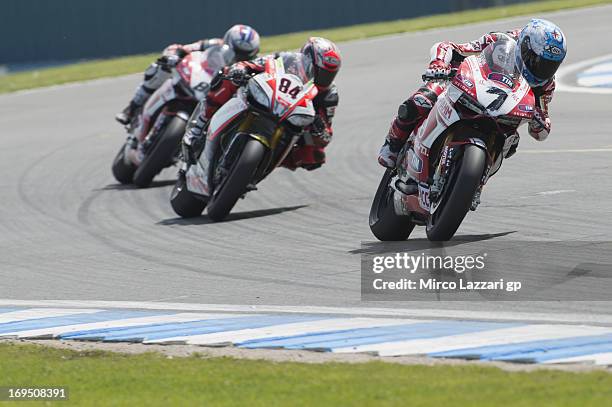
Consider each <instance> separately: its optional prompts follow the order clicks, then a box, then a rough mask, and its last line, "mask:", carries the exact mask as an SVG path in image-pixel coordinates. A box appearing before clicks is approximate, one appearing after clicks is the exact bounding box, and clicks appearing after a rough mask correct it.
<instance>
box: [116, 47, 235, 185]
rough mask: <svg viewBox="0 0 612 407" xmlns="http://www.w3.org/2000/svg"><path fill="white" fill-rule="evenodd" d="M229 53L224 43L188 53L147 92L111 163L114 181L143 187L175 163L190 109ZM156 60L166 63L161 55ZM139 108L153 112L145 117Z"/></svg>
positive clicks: (225, 63)
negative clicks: (167, 77) (166, 75)
mask: <svg viewBox="0 0 612 407" xmlns="http://www.w3.org/2000/svg"><path fill="white" fill-rule="evenodd" d="M233 56H234V54H233V51H232V50H231V49H230V48H229V47H228V46H227V45H223V46H215V47H211V48H209V49H207V50H206V51H204V52H192V53H190V54H188V55H187V56H185V57H184V58H183V59H182V60H181V61H180V62H179V63H178V64H177V65H176V67H174V68H172V77H171V78H169V79H168V80H166V82H164V83H163V84H162V85H161V87H160V88H159V89H157V90H156V91H155V92H154V93H153V95H151V97H150V98H149V100H148V101H147V103H145V105H144V107H143V108H141V109H140V110H139V111H138V112H137V113H136V115H135V118H134V120H132V122H131V123H130V124H129V125H128V126H126V129H127V132H128V136H127V139H126V141H125V143H124V144H123V146H122V147H121V149H120V150H119V152H118V153H117V155H116V156H115V159H114V160H113V165H112V171H113V175H114V176H115V179H117V181H119V182H121V183H122V184H131V183H133V184H135V185H137V186H139V187H147V186H149V185H150V184H151V182H152V181H153V178H154V177H155V176H156V175H157V174H159V173H160V172H161V170H163V169H164V168H165V167H168V166H171V165H173V164H174V163H176V162H177V160H178V152H179V149H180V140H181V138H182V136H183V133H184V132H185V126H186V124H187V121H188V120H189V116H190V114H191V112H193V110H194V109H195V107H196V105H197V103H198V101H199V100H202V99H204V98H205V97H206V93H207V92H208V89H209V86H210V81H211V80H212V78H213V76H214V75H215V74H216V73H217V72H218V71H219V70H220V69H222V68H223V67H224V66H226V65H227V64H229V63H230V62H231V61H232V60H233ZM158 63H159V64H161V65H163V64H164V63H166V62H165V59H164V58H163V57H162V58H161V59H160V60H159V61H158ZM166 69H170V67H166ZM143 110H146V111H153V112H155V113H154V114H152V115H150V117H151V119H150V120H145V119H144V116H143V114H142V111H143ZM147 129H148V130H147ZM143 131H147V134H146V136H145V137H144V139H143V140H142V141H139V137H138V134H140V133H141V132H143Z"/></svg>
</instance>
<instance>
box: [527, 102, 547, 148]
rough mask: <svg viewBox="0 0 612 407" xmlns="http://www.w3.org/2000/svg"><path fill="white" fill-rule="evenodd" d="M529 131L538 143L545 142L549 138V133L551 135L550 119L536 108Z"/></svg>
mask: <svg viewBox="0 0 612 407" xmlns="http://www.w3.org/2000/svg"><path fill="white" fill-rule="evenodd" d="M528 130H529V134H530V135H531V137H533V138H534V139H536V140H538V141H544V140H546V138H547V137H548V133H550V118H549V117H548V115H547V114H546V113H545V112H544V111H543V110H542V109H541V108H539V107H536V108H535V111H534V112H533V119H531V121H530V122H529V127H528Z"/></svg>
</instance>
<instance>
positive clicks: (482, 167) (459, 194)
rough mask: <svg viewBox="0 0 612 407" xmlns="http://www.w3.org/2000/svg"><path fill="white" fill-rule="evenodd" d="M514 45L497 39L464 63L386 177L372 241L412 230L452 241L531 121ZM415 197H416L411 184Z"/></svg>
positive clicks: (529, 96) (531, 104)
mask: <svg viewBox="0 0 612 407" xmlns="http://www.w3.org/2000/svg"><path fill="white" fill-rule="evenodd" d="M515 48H516V42H515V41H513V40H512V39H511V38H502V39H500V40H499V41H497V42H495V43H493V44H490V45H489V46H488V47H487V48H485V50H484V51H483V52H482V53H481V54H480V55H478V56H470V57H468V58H466V59H465V60H464V61H463V62H462V63H461V65H460V66H459V68H458V69H457V70H456V71H455V72H454V73H455V75H454V76H452V77H451V78H449V82H448V83H447V87H446V89H445V91H444V92H443V93H442V94H441V95H440V96H439V97H438V101H437V103H436V104H435V105H434V107H433V109H432V110H431V112H430V114H429V116H428V117H427V118H426V119H425V120H424V121H423V123H421V124H420V125H419V126H418V127H417V128H415V130H414V132H413V133H412V134H411V136H410V138H409V140H411V141H412V142H411V143H410V142H409V143H407V144H406V145H405V146H404V148H403V149H402V150H401V152H400V154H399V157H398V160H397V163H398V164H397V166H396V168H394V169H388V170H387V171H386V172H385V174H384V176H383V178H382V180H381V181H380V184H379V186H378V190H377V191H376V195H375V197H374V201H373V203H372V207H371V209H370V219H369V223H370V229H371V230H372V233H373V234H374V236H376V237H377V238H378V239H379V240H383V241H387V240H405V239H406V238H408V236H410V233H411V232H412V230H413V228H414V226H415V225H421V226H426V232H427V237H428V239H429V240H431V241H445V240H449V239H451V238H452V237H453V235H454V234H455V232H456V231H457V229H458V228H459V226H460V225H461V222H462V221H463V219H464V218H465V216H466V214H467V212H468V211H469V210H470V209H472V210H475V209H476V207H477V206H478V204H479V202H480V192H481V190H482V187H483V186H484V185H485V183H486V182H487V180H488V179H489V177H490V176H491V175H493V174H494V173H495V172H497V170H498V169H499V168H500V166H501V163H502V160H503V157H504V155H505V154H506V153H507V152H508V150H509V149H510V147H511V146H512V145H514V144H516V143H517V142H518V133H517V132H516V130H517V128H518V127H519V126H520V125H521V124H523V123H525V122H527V121H529V120H530V119H531V118H532V117H533V114H534V108H535V97H534V94H533V92H532V90H531V87H530V86H529V84H528V83H527V81H526V80H525V79H524V78H523V77H522V75H521V74H520V72H519V71H518V69H517V68H516V67H515V58H514V52H515ZM415 182H416V185H417V186H418V191H415V189H416V188H415V184H414V183H415Z"/></svg>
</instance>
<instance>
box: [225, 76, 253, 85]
mask: <svg viewBox="0 0 612 407" xmlns="http://www.w3.org/2000/svg"><path fill="white" fill-rule="evenodd" d="M217 77H218V78H219V79H225V80H228V81H232V82H233V83H234V84H235V85H237V86H244V85H246V84H247V82H248V81H249V80H250V79H251V78H252V77H253V75H252V74H246V75H245V76H243V77H240V78H236V77H233V76H230V75H225V74H219V75H218V76H217Z"/></svg>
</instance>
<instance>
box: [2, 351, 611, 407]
mask: <svg viewBox="0 0 612 407" xmlns="http://www.w3.org/2000/svg"><path fill="white" fill-rule="evenodd" d="M0 372H2V374H1V375H0V386H37V387H44V386H67V387H68V388H69V396H70V401H69V402H68V403H67V402H65V401H62V402H57V404H58V405H67V404H72V405H79V406H87V405H163V406H168V405H202V406H209V405H210V406H213V405H214V406H230V405H236V406H275V405H278V406H315V405H316V406H349V405H355V406H446V405H448V406H454V407H460V406H504V405H513V406H605V405H611V404H612V374H610V373H607V372H603V371H596V372H594V371H593V372H588V373H570V372H562V371H551V370H540V371H534V372H520V373H519V372H512V373H510V372H506V371H502V370H499V369H497V368H493V367H482V366H475V365H471V366H467V365H461V366H457V365H455V366H450V365H438V366H409V365H398V364H389V363H382V362H372V363H363V364H341V363H327V364H305V363H274V362H267V361H253V360H239V359H229V358H210V359H205V358H201V357H189V358H173V359H168V358H166V357H165V356H162V355H160V354H156V353H147V354H140V355H130V356H128V355H122V354H116V353H105V352H80V353H77V352H75V351H71V350H59V349H53V348H46V347H41V346H36V345H25V344H7V343H4V344H0ZM31 404H32V405H39V404H40V402H32V403H31ZM19 405H20V406H22V405H23V406H25V405H28V403H19Z"/></svg>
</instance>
